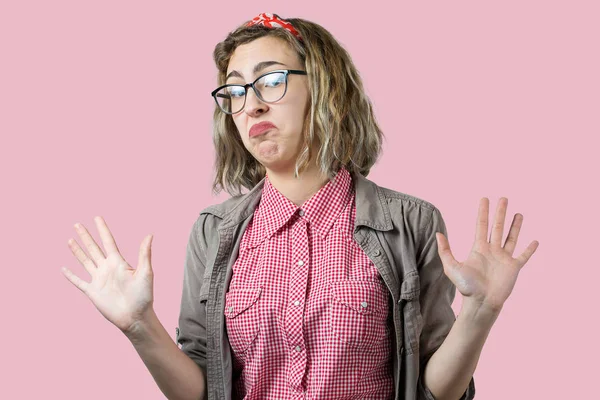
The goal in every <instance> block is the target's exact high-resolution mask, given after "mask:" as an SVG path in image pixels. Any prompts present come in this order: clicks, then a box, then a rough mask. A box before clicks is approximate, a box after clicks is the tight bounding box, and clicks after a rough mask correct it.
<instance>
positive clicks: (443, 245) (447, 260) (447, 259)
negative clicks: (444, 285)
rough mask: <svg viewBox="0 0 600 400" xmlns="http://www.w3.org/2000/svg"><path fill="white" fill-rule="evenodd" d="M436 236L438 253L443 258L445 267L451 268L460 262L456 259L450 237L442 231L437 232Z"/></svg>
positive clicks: (446, 268)
mask: <svg viewBox="0 0 600 400" xmlns="http://www.w3.org/2000/svg"><path fill="white" fill-rule="evenodd" d="M435 238H436V240H437V245H438V253H439V255H440V258H441V259H442V264H444V269H445V270H450V269H451V268H454V267H455V266H456V265H457V264H458V261H456V259H455V258H454V255H452V251H451V250H450V243H448V239H447V238H446V236H444V234H443V233H440V232H436V233H435Z"/></svg>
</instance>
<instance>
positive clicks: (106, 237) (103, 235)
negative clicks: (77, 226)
mask: <svg viewBox="0 0 600 400" xmlns="http://www.w3.org/2000/svg"><path fill="white" fill-rule="evenodd" d="M94 222H96V228H98V232H99V233H100V239H101V240H102V245H103V246H104V250H105V251H106V254H107V255H108V254H111V253H119V248H118V247H117V244H116V243H115V239H114V237H113V235H112V233H111V232H110V229H108V225H106V221H104V218H102V217H100V216H97V217H95V218H94ZM119 255H120V253H119Z"/></svg>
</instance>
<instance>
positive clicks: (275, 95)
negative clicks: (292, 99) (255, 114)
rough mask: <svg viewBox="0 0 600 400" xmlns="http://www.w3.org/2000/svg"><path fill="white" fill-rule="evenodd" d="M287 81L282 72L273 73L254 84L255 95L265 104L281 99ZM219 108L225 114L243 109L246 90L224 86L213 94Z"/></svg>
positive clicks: (239, 87) (237, 86) (240, 86)
mask: <svg viewBox="0 0 600 400" xmlns="http://www.w3.org/2000/svg"><path fill="white" fill-rule="evenodd" d="M286 86H287V80H286V76H285V73H284V72H274V73H272V74H268V75H265V76H263V77H261V78H260V79H259V80H257V81H256V82H255V83H254V88H255V90H256V95H257V96H258V98H259V99H260V100H262V101H264V102H267V103H273V102H276V101H277V100H279V99H281V98H282V97H283V95H284V94H285V91H286ZM215 97H216V99H217V103H218V104H219V107H221V109H223V111H225V112H226V113H231V114H235V113H237V112H239V111H241V110H242V108H244V104H245V103H246V88H245V87H244V86H242V85H235V86H226V87H224V88H223V89H221V90H220V91H218V92H217V93H216V94H215Z"/></svg>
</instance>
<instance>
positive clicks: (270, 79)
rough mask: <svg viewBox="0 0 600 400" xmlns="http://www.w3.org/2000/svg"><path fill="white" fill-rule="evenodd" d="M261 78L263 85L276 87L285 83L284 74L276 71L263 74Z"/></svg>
mask: <svg viewBox="0 0 600 400" xmlns="http://www.w3.org/2000/svg"><path fill="white" fill-rule="evenodd" d="M263 79H264V86H265V87H277V86H279V85H283V84H284V83H285V74H283V73H281V72H276V73H274V74H269V75H267V76H265V77H264V78H263Z"/></svg>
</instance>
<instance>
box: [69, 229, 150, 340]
mask: <svg viewBox="0 0 600 400" xmlns="http://www.w3.org/2000/svg"><path fill="white" fill-rule="evenodd" d="M94 221H95V222H96V227H97V228H98V232H99V233H100V238H101V240H102V244H103V246H104V249H105V251H106V255H105V254H104V253H103V252H102V250H101V249H100V247H98V245H97V244H96V242H95V241H94V238H93V237H92V236H91V235H90V234H89V232H88V231H87V229H86V228H85V227H84V226H83V225H81V224H75V229H76V230H77V233H78V234H79V236H80V238H81V240H82V242H83V243H84V245H85V247H86V248H87V250H88V253H89V255H90V257H91V258H90V257H88V256H87V255H86V253H85V252H84V251H83V250H82V248H81V247H80V246H79V244H78V243H77V242H76V241H75V240H73V239H70V240H69V241H68V243H69V247H70V249H71V251H72V252H73V255H74V256H75V258H77V260H78V261H79V262H80V263H81V264H82V265H83V267H84V268H85V270H86V271H87V272H88V273H89V274H90V275H91V277H92V280H91V282H86V281H84V280H82V279H81V278H79V277H78V276H76V275H75V274H73V272H71V271H70V270H69V269H67V268H65V267H63V268H62V271H63V274H64V275H65V277H66V278H67V279H68V280H69V281H70V282H71V283H73V284H74V285H75V286H76V287H77V288H78V289H80V290H81V291H82V292H83V293H85V294H86V295H87V296H88V298H89V299H90V300H91V301H92V303H93V304H94V306H96V308H97V309H98V311H100V313H101V314H102V315H103V316H104V317H105V318H106V319H108V320H109V321H110V322H112V323H113V324H114V325H115V326H117V327H118V328H119V329H120V330H121V331H123V332H125V333H126V332H128V331H129V330H130V329H131V328H132V326H133V325H134V324H135V323H136V322H138V321H141V320H142V318H143V316H144V314H145V313H146V312H147V311H148V310H149V309H150V308H151V306H152V303H153V281H154V277H153V275H154V274H153V271H152V266H151V263H150V256H151V254H150V253H151V251H150V245H151V242H152V235H148V236H146V238H144V240H143V242H142V244H141V246H140V254H139V261H138V267H137V268H136V269H133V268H131V267H130V266H129V264H128V263H127V262H126V261H125V260H124V259H123V257H122V256H121V254H120V253H119V249H118V248H117V245H116V243H115V240H114V238H113V236H112V234H111V232H110V230H109V229H108V226H107V225H106V223H105V221H104V219H102V218H101V217H96V218H94Z"/></svg>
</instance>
